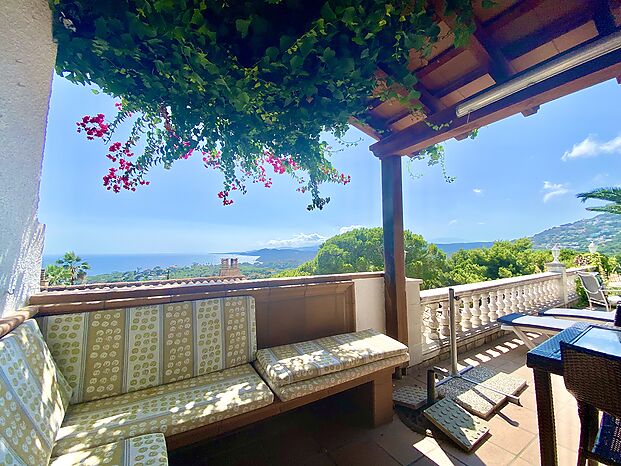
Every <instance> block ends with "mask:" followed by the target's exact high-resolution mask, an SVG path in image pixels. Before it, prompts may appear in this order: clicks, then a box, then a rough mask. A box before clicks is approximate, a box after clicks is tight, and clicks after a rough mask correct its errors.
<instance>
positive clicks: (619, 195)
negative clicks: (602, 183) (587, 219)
mask: <svg viewBox="0 0 621 466" xmlns="http://www.w3.org/2000/svg"><path fill="white" fill-rule="evenodd" d="M576 197H577V198H578V199H580V200H582V202H586V200H587V199H600V200H602V201H610V202H611V204H605V205H602V206H598V207H587V210H591V211H593V212H606V213H609V214H619V215H621V188H616V187H615V188H596V189H594V190H592V191H589V192H586V193H580V194H576Z"/></svg>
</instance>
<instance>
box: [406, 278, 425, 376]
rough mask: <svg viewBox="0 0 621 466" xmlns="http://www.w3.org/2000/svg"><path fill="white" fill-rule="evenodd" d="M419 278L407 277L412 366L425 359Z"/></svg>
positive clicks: (420, 281)
mask: <svg viewBox="0 0 621 466" xmlns="http://www.w3.org/2000/svg"><path fill="white" fill-rule="evenodd" d="M421 283H423V281H422V280H420V279H418V278H406V282H405V293H406V296H407V306H408V347H409V349H410V366H414V365H416V364H418V363H419V362H421V361H422V360H423V337H424V335H423V314H424V309H423V306H422V305H421V303H420V285H421Z"/></svg>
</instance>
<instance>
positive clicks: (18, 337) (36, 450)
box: [0, 320, 71, 465]
mask: <svg viewBox="0 0 621 466" xmlns="http://www.w3.org/2000/svg"><path fill="white" fill-rule="evenodd" d="M70 397H71V387H70V386H69V384H68V383H67V381H66V380H65V378H64V377H63V375H62V374H61V373H60V372H59V371H58V369H57V368H56V365H55V364H54V360H53V359H52V356H51V355H50V352H49V350H48V348H47V346H46V345H45V342H44V341H43V336H42V335H41V332H40V331H39V328H38V327H37V323H36V322H35V321H34V320H27V321H26V322H24V323H23V324H21V325H20V326H19V327H17V328H16V329H14V330H13V331H12V332H11V333H9V334H8V335H6V336H4V337H3V338H2V339H1V340H0V464H3V465H5V464H6V465H8V464H26V465H45V464H47V462H48V460H49V458H50V454H51V453H52V447H53V444H54V438H55V437H56V433H57V432H58V429H59V428H60V425H61V423H62V420H63V417H64V415H65V410H66V409H67V405H68V404H69V398H70Z"/></svg>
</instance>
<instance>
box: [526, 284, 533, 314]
mask: <svg viewBox="0 0 621 466" xmlns="http://www.w3.org/2000/svg"><path fill="white" fill-rule="evenodd" d="M533 289H534V286H533V284H532V283H529V284H527V285H524V312H526V313H528V314H530V313H531V312H532V311H533V309H534V307H535V294H534V292H533Z"/></svg>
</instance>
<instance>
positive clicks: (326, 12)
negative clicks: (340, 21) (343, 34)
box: [320, 2, 336, 21]
mask: <svg viewBox="0 0 621 466" xmlns="http://www.w3.org/2000/svg"><path fill="white" fill-rule="evenodd" d="M320 14H321V17H322V18H323V19H325V20H327V21H334V20H335V19H336V15H335V14H334V10H333V9H332V7H331V6H330V3H329V2H326V3H324V5H323V6H322V7H321V11H320Z"/></svg>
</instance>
